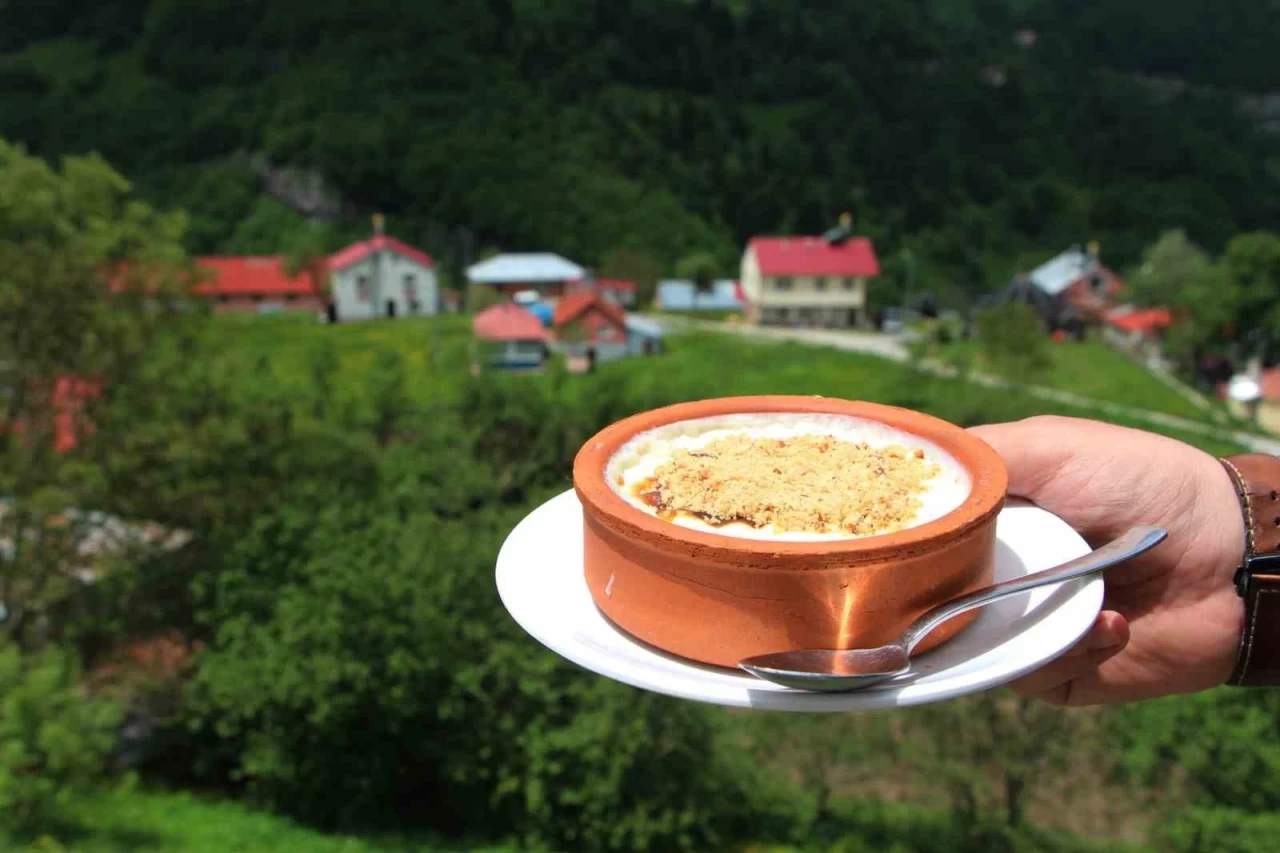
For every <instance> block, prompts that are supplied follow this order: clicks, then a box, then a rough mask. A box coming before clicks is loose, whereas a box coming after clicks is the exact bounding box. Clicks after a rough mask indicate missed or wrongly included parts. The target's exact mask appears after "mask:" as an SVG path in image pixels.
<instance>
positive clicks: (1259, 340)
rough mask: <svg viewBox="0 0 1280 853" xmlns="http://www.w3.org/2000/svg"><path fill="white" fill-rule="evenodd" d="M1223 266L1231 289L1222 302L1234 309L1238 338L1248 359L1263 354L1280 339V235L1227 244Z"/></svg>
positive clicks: (1244, 238)
mask: <svg viewBox="0 0 1280 853" xmlns="http://www.w3.org/2000/svg"><path fill="white" fill-rule="evenodd" d="M1220 263H1221V264H1222V267H1223V275H1224V277H1225V279H1226V282H1227V284H1228V288H1229V289H1228V290H1227V291H1226V292H1224V293H1222V294H1221V296H1220V298H1222V299H1223V300H1224V301H1225V302H1226V303H1227V304H1228V305H1230V306H1231V307H1232V308H1234V316H1233V317H1232V327H1233V332H1234V337H1235V339H1236V340H1237V341H1239V342H1241V344H1242V345H1243V348H1244V350H1245V352H1244V353H1243V355H1244V356H1245V357H1248V356H1252V355H1255V354H1262V353H1263V352H1264V351H1265V349H1266V346H1267V344H1268V343H1270V342H1272V341H1275V340H1276V339H1277V338H1280V235H1276V234H1272V233H1269V232H1262V231H1259V232H1252V233H1249V234H1241V235H1239V236H1237V237H1235V238H1234V239H1232V240H1231V242H1230V243H1228V244H1227V248H1226V250H1225V251H1224V252H1223V253H1222V258H1221V259H1220Z"/></svg>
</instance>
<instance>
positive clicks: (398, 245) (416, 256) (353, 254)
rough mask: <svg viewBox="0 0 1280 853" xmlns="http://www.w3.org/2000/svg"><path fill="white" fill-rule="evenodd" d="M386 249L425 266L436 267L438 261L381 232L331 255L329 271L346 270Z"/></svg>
mask: <svg viewBox="0 0 1280 853" xmlns="http://www.w3.org/2000/svg"><path fill="white" fill-rule="evenodd" d="M382 250H386V251H389V252H394V253H396V254H398V255H403V256H404V257H406V258H410V259H412V260H415V261H417V262H418V263H420V264H422V265H423V266H424V267H434V266H435V265H436V262H435V261H434V260H432V258H431V256H430V255H428V254H427V253H426V252H422V251H419V250H417V249H415V248H413V247H412V246H410V245H409V244H408V243H403V242H401V241H399V240H397V239H396V238H394V237H388V236H386V235H385V234H379V235H378V236H376V237H373V238H371V239H368V240H361V241H360V242H359V243H352V244H351V245H350V246H348V247H347V248H345V249H343V250H342V251H341V252H337V253H335V254H333V255H330V256H329V263H328V267H329V271H330V272H338V271H339V270H344V269H346V268H347V267H349V266H352V265H353V264H358V263H360V262H361V261H363V260H364V259H365V258H367V257H369V256H370V255H372V254H373V253H374V252H378V251H382Z"/></svg>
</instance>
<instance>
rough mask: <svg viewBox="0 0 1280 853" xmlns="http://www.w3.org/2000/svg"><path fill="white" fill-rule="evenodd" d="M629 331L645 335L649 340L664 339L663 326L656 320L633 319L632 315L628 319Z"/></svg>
mask: <svg viewBox="0 0 1280 853" xmlns="http://www.w3.org/2000/svg"><path fill="white" fill-rule="evenodd" d="M626 324H627V331H629V332H635V333H636V334H638V335H644V336H645V337H648V338H660V337H662V324H661V323H658V322H656V321H654V320H649V319H646V318H644V317H633V316H631V315H630V314H628V315H627V318H626Z"/></svg>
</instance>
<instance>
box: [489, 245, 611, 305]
mask: <svg viewBox="0 0 1280 853" xmlns="http://www.w3.org/2000/svg"><path fill="white" fill-rule="evenodd" d="M586 275H587V271H586V270H585V269H583V268H582V267H580V266H578V265H577V264H575V263H574V262H573V261H570V260H566V259H565V258H562V257H560V256H559V255H556V254H552V253H551V252H516V253H509V254H503V255H494V256H493V257H492V258H488V259H487V260H483V261H481V262H480V263H478V264H473V265H472V266H470V267H468V268H467V286H468V287H490V288H493V290H494V291H496V292H497V293H500V294H502V295H503V296H505V297H507V298H508V299H509V298H512V297H514V296H515V295H516V294H517V293H520V292H521V291H525V290H533V291H536V292H537V293H538V295H539V296H541V297H542V298H544V299H552V300H555V299H559V298H560V297H561V296H564V295H565V293H567V292H568V291H570V290H573V289H574V288H575V287H577V286H578V285H580V284H581V283H582V281H583V279H584V278H586Z"/></svg>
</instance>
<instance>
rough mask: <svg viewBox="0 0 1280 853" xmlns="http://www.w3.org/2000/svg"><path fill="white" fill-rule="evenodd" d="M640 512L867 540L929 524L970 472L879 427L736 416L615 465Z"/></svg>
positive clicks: (697, 523)
mask: <svg viewBox="0 0 1280 853" xmlns="http://www.w3.org/2000/svg"><path fill="white" fill-rule="evenodd" d="M605 476H606V479H607V482H608V483H609V485H610V487H611V488H612V489H613V490H614V491H615V492H617V493H618V494H619V495H620V496H621V497H622V498H623V499H624V500H626V501H627V502H628V503H630V504H631V505H632V506H634V507H636V508H638V509H641V510H643V511H645V512H647V513H649V514H651V515H654V516H657V517H659V518H662V519H664V520H666V521H670V522H672V523H674V524H679V525H683V526H685V527H688V528H692V529H695V530H703V531H707V532H713V533H719V534H722V535H728V536H738V537H744V538H752V539H776V540H789V541H806V540H811V541H812V540H836V539H857V538H862V537H866V536H874V535H877V534H883V533H891V532H894V531H897V530H904V529H907V528H911V527H916V526H919V525H921V524H925V523H927V522H929V521H932V520H934V519H937V518H940V517H942V516H944V515H946V514H947V513H949V512H951V511H952V510H954V509H956V508H957V507H959V506H960V505H962V504H963V503H964V501H965V499H966V498H967V497H968V496H969V492H970V485H971V484H970V481H969V475H968V473H967V471H966V470H965V468H964V466H963V465H961V464H960V463H959V462H957V461H956V460H955V459H954V458H953V457H952V456H951V455H950V454H948V453H946V452H945V451H944V450H942V449H941V448H940V447H938V446H937V445H936V444H933V443H932V442H929V441H926V440H925V439H923V438H920V437H919V436H916V435H913V434H911V433H909V432H906V431H904V430H899V429H895V428H893V427H891V426H888V425H886V424H883V423H879V422H876V421H870V420H863V419H861V418H855V417H851V416H847V415H832V414H822V413H799V412H797V413H770V414H764V413H761V414H746V413H742V414H729V415H720V416H713V417H706V418H696V419H692V420H684V421H676V422H674V423H670V424H666V425H664V426H660V427H656V428H654V429H650V430H647V431H645V432H641V433H638V434H636V435H635V436H633V437H632V438H631V439H630V440H629V441H627V442H626V443H625V444H623V445H622V446H621V447H619V448H618V450H617V452H616V453H614V454H613V455H612V457H611V458H610V459H609V463H608V465H607V467H606V471H605Z"/></svg>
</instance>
